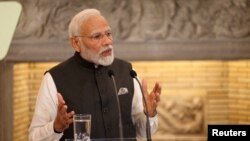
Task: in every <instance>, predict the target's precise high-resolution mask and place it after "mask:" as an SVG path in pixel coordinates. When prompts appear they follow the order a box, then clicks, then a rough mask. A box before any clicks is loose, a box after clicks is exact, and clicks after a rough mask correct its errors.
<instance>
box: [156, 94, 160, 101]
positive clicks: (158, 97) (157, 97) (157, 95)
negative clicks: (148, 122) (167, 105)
mask: <svg viewBox="0 0 250 141" xmlns="http://www.w3.org/2000/svg"><path fill="white" fill-rule="evenodd" d="M155 100H156V102H159V101H160V93H156V94H155Z"/></svg>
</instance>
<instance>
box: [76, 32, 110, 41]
mask: <svg viewBox="0 0 250 141" xmlns="http://www.w3.org/2000/svg"><path fill="white" fill-rule="evenodd" d="M104 36H106V37H107V38H108V39H110V40H111V41H113V36H112V32H110V31H108V32H106V33H104V34H102V33H95V34H93V35H90V36H87V35H86V36H85V35H77V36H73V37H75V38H77V37H81V38H90V39H91V40H92V41H93V42H96V43H99V42H100V41H101V40H103V39H104Z"/></svg>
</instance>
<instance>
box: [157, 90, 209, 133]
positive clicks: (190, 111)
mask: <svg viewBox="0 0 250 141" xmlns="http://www.w3.org/2000/svg"><path fill="white" fill-rule="evenodd" d="M205 109H206V108H205V92H202V91H201V92H199V91H197V92H191V91H188V90H183V91H182V92H173V93H168V94H165V95H162V96H161V102H160V103H159V105H158V110H157V112H158V116H159V126H158V130H157V132H156V134H155V135H154V137H155V138H157V137H164V136H165V137H166V136H169V135H179V136H184V137H185V135H192V136H205V131H206V117H205V115H206V114H205V113H206V110H205Z"/></svg>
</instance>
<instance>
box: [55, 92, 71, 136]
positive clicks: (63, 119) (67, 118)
mask: <svg viewBox="0 0 250 141" xmlns="http://www.w3.org/2000/svg"><path fill="white" fill-rule="evenodd" d="M57 98H58V108H57V115H56V119H55V121H54V130H55V131H56V132H63V131H64V130H65V129H67V128H68V127H69V125H70V124H71V123H72V122H73V115H74V114H75V112H74V111H71V112H69V113H67V108H68V107H67V105H66V104H65V101H64V99H63V97H62V95H61V94H60V93H58V94H57Z"/></svg>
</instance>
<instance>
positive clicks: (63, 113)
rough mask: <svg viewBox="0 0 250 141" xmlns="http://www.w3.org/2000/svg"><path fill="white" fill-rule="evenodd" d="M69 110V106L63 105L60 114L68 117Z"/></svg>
mask: <svg viewBox="0 0 250 141" xmlns="http://www.w3.org/2000/svg"><path fill="white" fill-rule="evenodd" d="M67 109H68V106H67V105H63V106H62V108H61V109H60V113H61V114H62V115H66V116H67Z"/></svg>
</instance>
